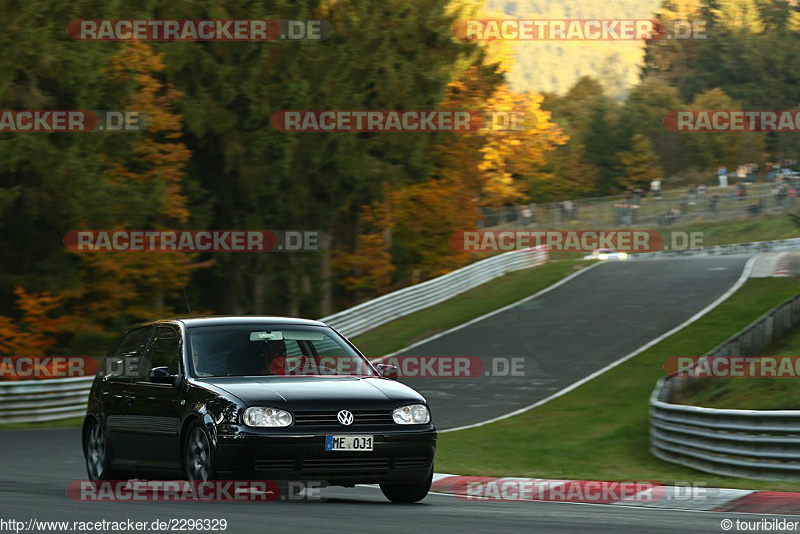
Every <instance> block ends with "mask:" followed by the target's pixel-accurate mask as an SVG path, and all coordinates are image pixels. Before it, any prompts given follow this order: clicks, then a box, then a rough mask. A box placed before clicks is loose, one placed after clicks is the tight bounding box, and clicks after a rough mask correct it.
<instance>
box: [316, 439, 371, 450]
mask: <svg viewBox="0 0 800 534" xmlns="http://www.w3.org/2000/svg"><path fill="white" fill-rule="evenodd" d="M325 450H326V451H371V450H372V436H352V435H351V436H331V435H328V436H326V437H325Z"/></svg>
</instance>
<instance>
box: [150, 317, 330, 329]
mask: <svg viewBox="0 0 800 534" xmlns="http://www.w3.org/2000/svg"><path fill="white" fill-rule="evenodd" d="M176 322H178V323H183V325H184V326H185V327H186V328H194V327H199V326H232V325H240V324H241V325H244V324H261V323H270V324H275V325H304V326H327V325H326V324H325V323H323V322H320V321H314V320H312V319H301V318H299V317H276V316H268V315H196V316H187V317H172V318H169V319H161V320H158V321H150V322H147V323H142V324H140V325H137V326H147V325H155V324H164V323H176Z"/></svg>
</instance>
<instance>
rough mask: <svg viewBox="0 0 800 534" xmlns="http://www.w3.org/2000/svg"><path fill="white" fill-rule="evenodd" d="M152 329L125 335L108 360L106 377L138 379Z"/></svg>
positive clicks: (138, 330) (139, 330) (146, 328)
mask: <svg viewBox="0 0 800 534" xmlns="http://www.w3.org/2000/svg"><path fill="white" fill-rule="evenodd" d="M152 331H153V328H152V327H149V326H146V327H144V328H137V329H135V330H131V331H129V332H128V333H127V334H125V335H124V336H123V338H122V340H121V341H120V342H119V344H118V345H117V348H116V349H115V350H114V352H113V353H112V354H111V355H109V356H108V357H107V358H106V361H105V369H104V371H105V375H106V376H107V377H109V378H136V377H137V376H138V375H139V364H140V361H141V357H142V354H143V353H144V348H145V346H146V345H147V340H148V339H149V338H150V333H151V332H152Z"/></svg>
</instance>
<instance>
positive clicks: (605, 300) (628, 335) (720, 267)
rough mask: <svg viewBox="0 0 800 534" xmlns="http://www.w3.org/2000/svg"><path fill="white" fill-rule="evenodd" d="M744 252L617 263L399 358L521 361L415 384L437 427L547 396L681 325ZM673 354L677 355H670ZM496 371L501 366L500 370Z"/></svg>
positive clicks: (718, 290) (729, 280) (741, 261)
mask: <svg viewBox="0 0 800 534" xmlns="http://www.w3.org/2000/svg"><path fill="white" fill-rule="evenodd" d="M746 262H747V257H745V256H720V257H695V258H678V259H671V260H644V261H630V262H613V263H606V264H603V265H598V266H597V267H595V268H593V269H591V270H590V271H587V272H585V273H583V274H581V275H580V276H578V277H576V278H574V279H572V280H571V281H569V282H568V283H566V284H564V285H562V286H560V287H557V288H555V289H553V290H552V291H549V292H547V293H545V294H543V295H540V296H539V297H537V298H535V299H532V300H528V301H525V302H523V303H521V304H519V305H517V306H515V307H513V308H511V309H508V310H506V311H504V312H501V313H498V314H496V315H493V316H490V317H487V318H486V319H485V320H482V321H479V322H477V323H473V324H471V325H469V326H466V327H464V328H461V329H459V330H455V331H453V332H451V333H449V334H447V335H444V336H442V337H439V338H436V339H433V340H431V341H430V342H428V343H424V344H422V345H419V346H416V347H414V348H413V349H411V350H408V351H406V352H402V353H400V354H399V355H401V356H402V355H416V356H480V357H481V359H482V360H483V362H484V369H485V370H489V369H490V368H491V366H492V358H508V359H510V358H524V359H525V360H524V370H525V373H524V376H521V377H511V376H481V377H476V378H463V377H461V378H439V377H435V378H415V379H407V380H403V382H404V383H406V384H408V385H410V386H411V387H413V388H415V389H417V390H418V391H420V392H421V393H422V394H423V395H425V398H426V399H427V400H428V402H429V403H430V405H431V411H432V413H433V419H434V421H435V423H436V426H437V428H439V429H440V430H444V429H448V428H454V427H458V426H462V425H469V424H473V423H476V422H479V421H483V420H486V419H492V418H494V417H497V416H500V415H503V414H506V413H508V412H511V411H514V410H516V409H519V408H522V407H524V406H528V405H530V404H532V403H534V402H536V401H539V400H541V399H544V398H546V397H548V396H550V395H552V394H553V393H555V392H557V391H559V390H561V389H563V388H565V387H567V386H569V385H570V384H572V383H574V382H576V381H578V380H580V379H582V378H584V377H586V376H588V375H590V374H592V373H593V372H595V371H597V370H599V369H602V368H603V367H605V366H606V365H608V364H610V363H611V362H614V361H616V360H618V359H620V358H622V357H623V356H625V355H626V354H628V353H630V352H633V351H634V350H636V349H638V348H639V347H641V346H642V345H645V344H646V343H647V342H648V341H650V340H652V339H654V338H655V337H657V336H659V335H661V334H663V333H665V332H668V331H669V330H671V329H672V328H674V327H676V326H678V325H680V324H681V323H683V322H684V321H686V320H687V319H689V318H690V317H692V316H693V315H694V314H696V313H697V312H698V311H700V310H701V309H703V308H705V307H706V306H707V305H709V304H710V303H712V302H713V301H714V300H716V299H717V298H719V297H720V296H721V295H722V294H723V293H724V292H725V291H726V290H727V289H729V288H730V287H731V286H732V285H733V284H734V283H735V282H736V280H737V279H738V278H739V276H740V275H741V274H742V269H743V268H744V265H745V263H746ZM676 356H680V355H679V354H676ZM498 368H499V367H498Z"/></svg>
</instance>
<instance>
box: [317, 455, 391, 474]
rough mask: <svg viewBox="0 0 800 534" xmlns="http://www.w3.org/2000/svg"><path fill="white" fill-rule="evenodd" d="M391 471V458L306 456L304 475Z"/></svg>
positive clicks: (382, 472)
mask: <svg viewBox="0 0 800 534" xmlns="http://www.w3.org/2000/svg"><path fill="white" fill-rule="evenodd" d="M388 472H389V458H385V457H384V458H305V459H303V476H310V477H326V476H376V475H385V474H386V473H388Z"/></svg>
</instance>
